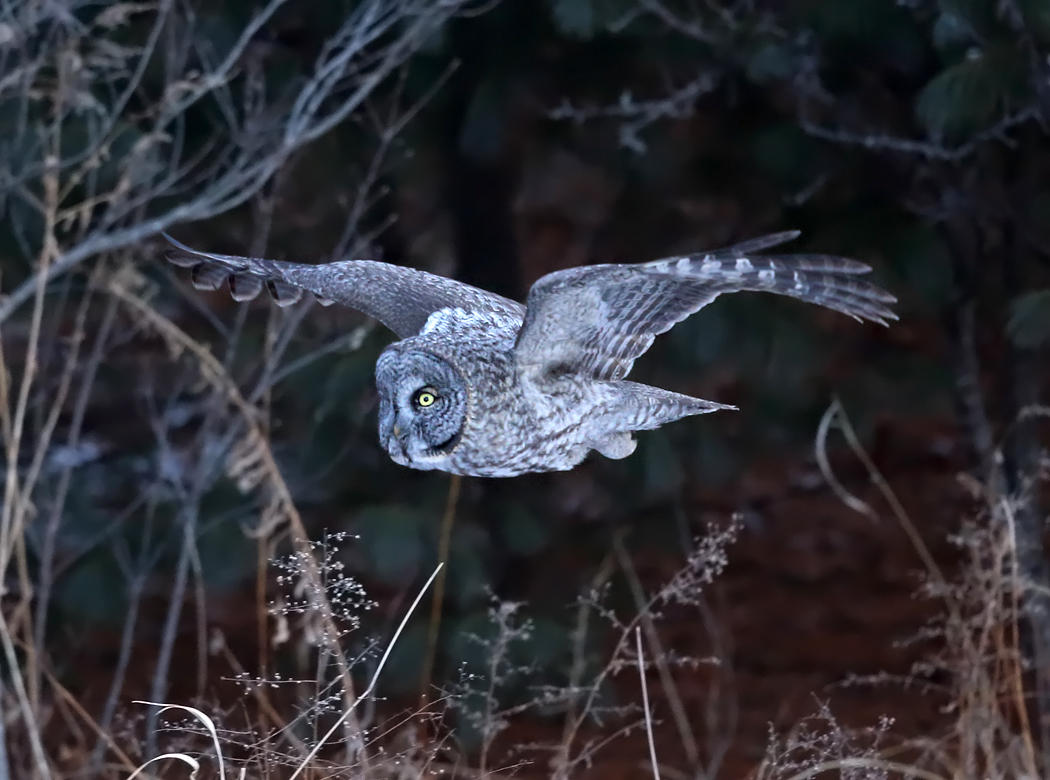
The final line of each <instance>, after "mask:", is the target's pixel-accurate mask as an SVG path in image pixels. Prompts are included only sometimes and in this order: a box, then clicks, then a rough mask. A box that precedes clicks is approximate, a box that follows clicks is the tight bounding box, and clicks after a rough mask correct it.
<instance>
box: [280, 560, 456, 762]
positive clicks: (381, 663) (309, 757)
mask: <svg viewBox="0 0 1050 780" xmlns="http://www.w3.org/2000/svg"><path fill="white" fill-rule="evenodd" d="M443 567H444V564H443V563H438V565H437V567H436V568H435V569H434V571H433V572H432V573H431V575H430V577H429V578H427V581H426V582H425V583H423V587H422V588H420V590H419V593H417V594H416V597H415V599H414V600H413V601H412V604H411V605H410V606H409V608H408V611H407V612H406V613H405V616H404V617H403V618H402V619H401V623H400V625H398V627H397V630H396V631H394V635H393V636H392V637H391V638H390V642H389V643H388V644H387V646H386V650H384V651H383V655H382V656H381V657H380V658H379V663H378V664H377V665H376V670H375V672H373V673H372V679H371V680H369V681H368V685H367V686H365V689H364V690H363V691H361V694H360V695H359V696H358V697H357V698H356V699H355V700H354V703H353V704H351V705H350V707H349V708H348V709H346V710H345V711H344V712H343V714H342V715H340V716H339V719H338V720H337V721H336V722H335V723H333V724H332V727H331V728H330V729H328V731H326V732H325V734H324V736H322V737H321V738H320V739H319V740H317V744H316V745H314V747H313V749H312V750H311V751H310V752H309V754H307V756H306V758H305V759H303V762H302V763H301V764H299V766H298V767H296V770H295V771H294V772H292V774H291V776H290V777H289V778H288V780H295V778H297V777H298V776H299V775H300V774H301V773H302V771H303V770H304V769H305V768H306V767H307V765H309V763H310V762H311V761H312V760H313V758H314V756H316V755H317V753H318V752H319V751H320V750H321V748H322V747H323V746H324V743H325V742H327V741H328V739H329V738H330V737H331V736H332V735H333V734H334V733H335V732H336V730H337V729H338V728H339V727H340V726H341V725H342V724H343V722H344V721H345V720H346V719H347V718H349V717H350V714H351V713H352V712H353V711H354V708H355V707H357V705H358V704H360V703H361V700H362V699H365V698H367V697H368V696H370V695H371V694H372V691H373V690H374V689H375V687H376V683H377V682H378V681H379V675H380V674H381V673H382V671H383V667H384V666H386V662H387V659H388V658H389V657H390V653H391V651H392V650H393V649H394V645H395V644H397V640H398V637H400V636H401V632H402V631H404V630H405V626H406V625H408V620H409V618H411V617H412V613H413V612H415V610H416V607H417V606H419V602H420V601H422V600H423V596H424V595H425V594H426V592H427V589H428V588H430V584H431V583H432V582H433V581H434V578H435V577H437V575H438V572H440V571H441V569H442V568H443Z"/></svg>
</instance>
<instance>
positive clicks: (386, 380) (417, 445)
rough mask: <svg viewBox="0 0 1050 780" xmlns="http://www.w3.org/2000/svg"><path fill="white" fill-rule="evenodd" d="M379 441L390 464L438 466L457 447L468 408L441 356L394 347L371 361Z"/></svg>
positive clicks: (462, 388) (461, 386)
mask: <svg viewBox="0 0 1050 780" xmlns="http://www.w3.org/2000/svg"><path fill="white" fill-rule="evenodd" d="M376 388H377V389H378V390H379V441H380V443H382V445H383V447H384V448H385V449H386V451H387V452H388V453H389V454H390V457H391V458H392V459H393V460H394V462H395V463H400V464H401V465H402V466H411V467H412V468H416V469H424V470H430V469H440V468H442V467H443V466H444V465H445V464H446V463H447V462H448V459H449V457H450V456H451V454H452V453H453V451H455V449H456V447H457V446H458V445H459V442H460V439H461V437H462V435H463V422H464V420H465V418H466V411H467V393H466V389H465V386H464V384H463V380H462V378H461V377H460V374H459V372H458V371H456V370H455V369H454V368H453V367H452V366H451V365H450V364H449V363H448V362H447V361H446V360H443V359H442V358H440V357H437V356H436V355H433V354H431V353H429V352H423V351H420V350H406V349H403V348H398V347H397V346H394V347H391V348H389V349H387V350H386V351H385V352H384V353H383V354H382V355H380V357H379V361H378V362H377V363H376Z"/></svg>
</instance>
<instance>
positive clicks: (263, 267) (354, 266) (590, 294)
mask: <svg viewBox="0 0 1050 780" xmlns="http://www.w3.org/2000/svg"><path fill="white" fill-rule="evenodd" d="M797 235H798V234H797V232H793V231H792V232H786V233H777V234H775V235H771V236H765V237H762V238H757V239H754V240H752V241H748V242H745V243H742V244H737V245H735V246H732V247H729V248H726V249H719V250H715V251H711V252H706V253H702V254H692V255H682V256H680V257H670V258H667V259H664V260H656V261H653V262H650V263H640V264H635V265H618V264H617V265H591V266H581V267H578V268H567V269H565V270H563V271H555V272H554V273H551V274H547V275H546V276H544V277H542V278H541V279H539V280H538V281H537V282H536V283H535V284H534V285H533V286H532V289H531V290H530V291H529V296H528V301H527V305H526V306H522V305H521V304H520V303H516V302H515V301H511V300H509V299H507V298H503V297H501V296H499V295H495V294H493V293H489V292H486V291H484V290H479V289H477V288H475V287H471V286H470V285H466V284H463V283H461V282H457V281H454V280H452V279H447V278H445V277H442V276H436V275H434V274H430V273H427V272H425V271H419V270H416V269H413V268H403V267H400V266H395V265H390V264H389V263H380V262H374V261H370V260H344V261H341V262H335V263H323V264H319V265H304V264H300V263H284V262H277V261H274V260H265V259H259V258H248V257H236V256H233V255H216V254H211V253H207V252H199V251H197V250H194V249H190V248H189V247H187V246H185V245H184V244H180V243H179V242H177V241H175V240H174V239H171V238H169V239H168V240H169V241H171V243H172V244H173V245H174V247H175V249H174V250H173V251H171V252H170V253H169V255H168V258H169V259H170V260H171V261H172V262H173V263H175V264H177V265H180V266H185V267H189V268H191V269H192V271H191V273H192V279H193V284H194V286H196V287H197V288H199V289H207V290H215V289H218V288H219V287H220V286H221V285H222V284H223V283H224V282H225V283H227V284H228V285H229V287H230V292H231V293H232V294H233V297H234V298H236V299H237V300H248V299H250V298H254V297H255V296H256V295H258V293H259V292H261V290H262V289H263V287H266V288H267V289H268V291H269V292H270V294H271V296H272V297H273V298H274V300H275V301H276V302H277V303H278V304H279V305H288V304H290V303H294V302H295V301H297V300H298V299H299V298H300V296H301V295H302V292H303V291H304V290H305V291H308V292H310V293H313V294H314V296H315V297H317V299H318V300H320V301H321V302H322V303H324V304H326V305H327V304H330V303H333V302H334V303H340V304H343V305H344V306H349V307H351V308H354V309H358V310H359V311H362V312H364V313H365V314H368V315H370V316H372V317H375V318H376V319H377V320H379V321H380V322H382V323H383V324H384V325H386V326H387V327H388V328H390V329H391V330H392V331H394V333H396V334H397V336H398V337H399V338H400V339H401V340H400V341H397V342H395V343H393V344H391V345H390V346H389V347H388V348H387V349H386V350H385V351H384V352H383V354H382V355H381V356H380V357H379V361H378V362H377V364H376V385H377V388H378V390H379V397H380V402H379V437H380V440H381V441H382V443H383V446H384V447H385V448H386V450H387V452H389V453H390V457H391V458H393V459H394V460H395V461H396V462H397V463H400V464H402V465H405V466H411V467H412V468H417V469H424V470H429V469H440V470H442V471H448V472H451V473H454V474H469V475H477V476H489V477H510V476H515V475H517V474H524V473H528V472H533V471H565V470H568V469H571V468H573V467H574V466H576V465H577V464H578V463H580V461H582V460H583V459H584V458H585V457H586V455H587V453H588V452H590V451H591V450H597V451H598V452H600V453H602V454H603V455H605V456H607V457H610V458H625V457H627V456H628V455H630V454H631V453H632V452H633V451H634V447H635V441H634V437H633V433H634V432H635V431H641V430H651V429H653V428H658V427H660V426H661V425H663V424H664V423H667V422H671V421H673V420H677V419H680V418H682V417H687V416H690V415H695V414H705V413H707V412H713V411H717V410H719V409H732V408H734V407H731V406H726V405H723V404H717V403H713V402H711V401H704V400H702V399H699V398H691V397H690V396H686V395H681V394H679V393H673V392H670V391H668V390H662V389H660V388H657V387H649V386H647V385H642V384H638V383H636V382H630V381H627V380H626V379H625V377H626V376H627V374H628V373H629V372H630V370H631V367H632V365H633V364H634V361H635V360H636V359H637V358H638V357H639V356H640V355H642V354H643V353H644V352H645V351H646V350H647V349H648V348H649V346H650V345H651V344H652V343H653V339H654V338H655V337H656V336H657V335H659V334H661V333H664V332H665V331H667V330H669V329H670V328H671V327H673V326H674V325H675V323H678V322H681V321H682V320H684V319H685V318H686V317H688V316H689V315H691V314H693V313H695V312H697V311H699V310H700V309H701V308H703V307H704V306H706V305H707V304H708V303H710V302H711V301H713V300H714V299H715V298H717V297H718V296H719V295H721V294H723V293H732V292H739V291H742V290H764V291H767V292H774V293H779V294H781V295H789V296H791V297H793V298H799V299H800V300H804V301H809V302H811V303H817V304H820V305H821V306H826V307H828V308H831V309H835V310H836V311H840V312H842V313H843V314H847V315H849V316H850V317H853V318H854V319H856V320H870V321H873V322H878V323H880V324H882V325H885V324H886V323H887V320H892V319H896V315H894V313H893V312H892V311H891V310H890V309H889V305H890V304H892V303H893V302H894V301H895V300H896V299H895V298H894V297H893V296H892V295H890V294H889V293H887V292H885V291H884V290H882V289H880V288H878V287H875V286H874V285H872V284H869V283H867V282H865V281H863V280H861V279H858V278H857V277H858V276H859V275H861V274H864V273H867V272H868V271H869V270H870V269H869V268H868V266H866V265H864V264H862V263H858V262H856V261H854V260H847V259H845V258H841V257H832V256H828V255H802V254H800V255H772V256H763V255H761V254H758V253H760V252H761V251H762V250H765V249H769V248H770V247H772V246H775V245H777V244H780V243H783V242H784V241H788V240H790V239H792V238H795V237H796V236H797Z"/></svg>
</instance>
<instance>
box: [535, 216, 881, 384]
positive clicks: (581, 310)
mask: <svg viewBox="0 0 1050 780" xmlns="http://www.w3.org/2000/svg"><path fill="white" fill-rule="evenodd" d="M797 236H798V232H797V231H789V232H784V233H776V234H773V235H769V236H763V237H761V238H756V239H752V240H750V241H747V242H744V243H741V244H736V245H734V246H731V247H728V248H725V249H719V250H714V251H711V252H706V253H703V254H692V255H684V256H681V257H669V258H665V259H663V260H655V261H653V262H649V263H640V264H635V265H619V264H611V265H594V266H582V267H578V268H568V269H565V270H562V271H555V272H554V273H550V274H547V275H546V276H544V277H542V278H540V279H539V280H538V281H537V282H536V283H535V284H534V285H533V286H532V289H531V290H530V291H529V297H528V302H527V308H526V313H525V322H524V324H523V325H522V328H521V331H520V333H519V335H518V341H517V345H516V347H515V350H516V359H517V362H518V365H519V366H521V367H522V368H523V369H525V370H529V371H539V372H541V373H547V372H552V371H553V372H555V373H559V372H565V371H572V372H574V373H579V374H583V375H586V376H591V377H594V378H596V379H622V378H623V377H625V376H627V374H628V372H629V371H630V370H631V367H632V366H633V364H634V361H635V360H636V359H637V358H638V357H639V356H641V355H642V354H643V353H644V352H645V351H646V350H647V349H649V347H650V346H651V345H652V343H653V340H654V338H655V337H656V336H657V335H659V334H661V333H664V332H666V331H667V330H670V328H671V327H672V326H673V325H675V324H676V323H678V322H681V321H682V320H684V319H685V318H686V317H688V316H690V315H691V314H694V313H696V312H697V311H699V310H700V309H701V308H703V307H704V306H706V305H707V304H709V303H710V302H711V301H713V300H714V299H715V298H717V297H718V296H719V295H722V294H723V293H733V292H740V291H744V290H758V291H765V292H773V293H778V294H780V295H787V296H790V297H793V298H798V299H800V300H803V301H809V302H810V303H816V304H819V305H821V306H825V307H827V308H830V309H834V310H835V311H839V312H842V313H843V314H846V315H848V316H850V317H853V318H854V319H856V320H869V321H871V322H877V323H879V324H881V325H886V324H887V321H888V320H895V319H897V316H896V315H895V314H894V313H893V311H892V310H891V309H890V308H889V305H890V304H892V303H894V302H895V301H896V298H895V297H894V296H893V295H891V294H890V293H888V292H886V291H885V290H882V289H881V288H879V287H876V286H875V285H873V284H871V283H869V282H865V281H863V280H861V279H858V278H857V277H858V276H859V275H862V274H865V273H867V272H869V271H870V270H871V269H870V268H869V267H868V266H867V265H864V264H863V263H859V262H857V261H855V260H848V259H846V258H842V257H834V256H830V255H815V254H798V255H769V256H762V255H760V254H756V253H758V252H761V251H762V250H764V249H768V248H769V247H772V246H776V245H777V244H781V243H783V242H785V241H789V240H791V239H793V238H795V237H797Z"/></svg>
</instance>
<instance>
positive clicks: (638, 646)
mask: <svg viewBox="0 0 1050 780" xmlns="http://www.w3.org/2000/svg"><path fill="white" fill-rule="evenodd" d="M634 646H635V651H636V652H637V654H638V679H639V680H640V681H641V683H642V707H643V710H644V712H645V736H646V738H648V740H649V761H650V762H651V763H652V767H653V777H654V778H655V779H656V780H660V763H659V762H658V761H657V760H656V742H655V741H654V740H653V715H652V711H651V710H650V709H649V688H648V687H647V686H646V684H645V654H644V653H643V652H642V628H641V626H636V627H635V629H634Z"/></svg>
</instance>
